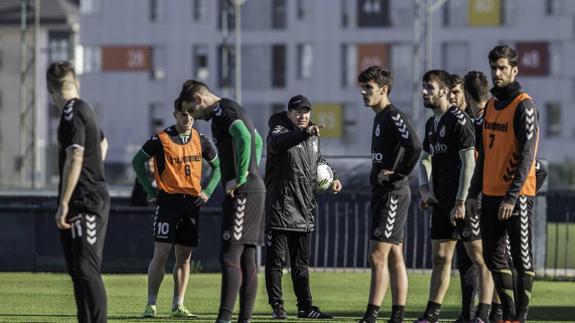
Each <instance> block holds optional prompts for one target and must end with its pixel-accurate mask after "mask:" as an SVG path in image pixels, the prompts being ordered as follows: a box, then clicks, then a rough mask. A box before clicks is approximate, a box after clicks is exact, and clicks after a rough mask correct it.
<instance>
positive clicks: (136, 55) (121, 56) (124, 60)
mask: <svg viewBox="0 0 575 323" xmlns="http://www.w3.org/2000/svg"><path fill="white" fill-rule="evenodd" d="M151 67H152V49H151V48H150V47H149V46H130V47H128V46H118V47H102V71H149V70H150V69H151Z"/></svg>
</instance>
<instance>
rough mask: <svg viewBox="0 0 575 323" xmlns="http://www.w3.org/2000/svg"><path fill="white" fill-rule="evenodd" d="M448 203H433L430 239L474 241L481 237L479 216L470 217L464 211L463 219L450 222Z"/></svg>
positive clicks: (450, 207)
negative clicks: (453, 222)
mask: <svg viewBox="0 0 575 323" xmlns="http://www.w3.org/2000/svg"><path fill="white" fill-rule="evenodd" d="M452 209H453V204H450V205H434V206H433V211H432V213H431V239H432V240H459V239H461V240H462V241H474V240H479V239H481V229H480V223H479V216H478V215H476V216H474V217H471V216H470V214H469V213H468V212H467V211H466V213H465V219H464V220H457V221H455V223H456V225H455V226H453V224H451V220H450V219H451V210H452Z"/></svg>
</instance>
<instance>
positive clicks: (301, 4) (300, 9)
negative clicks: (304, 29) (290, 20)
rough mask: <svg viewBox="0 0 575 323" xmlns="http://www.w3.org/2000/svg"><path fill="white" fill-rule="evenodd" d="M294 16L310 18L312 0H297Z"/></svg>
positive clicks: (301, 18)
mask: <svg viewBox="0 0 575 323" xmlns="http://www.w3.org/2000/svg"><path fill="white" fill-rule="evenodd" d="M296 4H297V5H296V10H297V11H296V17H297V19H298V20H310V18H311V14H312V5H313V4H314V1H309V0H297V3H296Z"/></svg>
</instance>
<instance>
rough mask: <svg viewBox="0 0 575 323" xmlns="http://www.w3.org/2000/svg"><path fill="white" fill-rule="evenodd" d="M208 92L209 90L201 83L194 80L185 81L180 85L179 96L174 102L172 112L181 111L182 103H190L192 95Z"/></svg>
mask: <svg viewBox="0 0 575 323" xmlns="http://www.w3.org/2000/svg"><path fill="white" fill-rule="evenodd" d="M202 91H208V92H210V88H209V87H208V86H207V85H206V84H205V83H203V82H200V81H196V80H187V81H185V82H184V84H183V85H182V90H181V91H180V95H179V96H178V98H177V99H176V100H175V101H174V110H176V111H181V108H182V107H181V104H182V102H183V101H191V100H193V98H194V94H196V93H199V92H202Z"/></svg>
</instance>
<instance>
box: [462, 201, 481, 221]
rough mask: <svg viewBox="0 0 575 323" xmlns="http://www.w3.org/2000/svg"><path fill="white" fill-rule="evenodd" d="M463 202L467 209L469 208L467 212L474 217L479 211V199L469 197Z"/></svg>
mask: <svg viewBox="0 0 575 323" xmlns="http://www.w3.org/2000/svg"><path fill="white" fill-rule="evenodd" d="M465 204H466V206H467V210H469V214H470V215H471V216H472V217H476V216H477V213H478V212H479V200H477V199H472V198H469V199H467V201H466V202H465Z"/></svg>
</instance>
